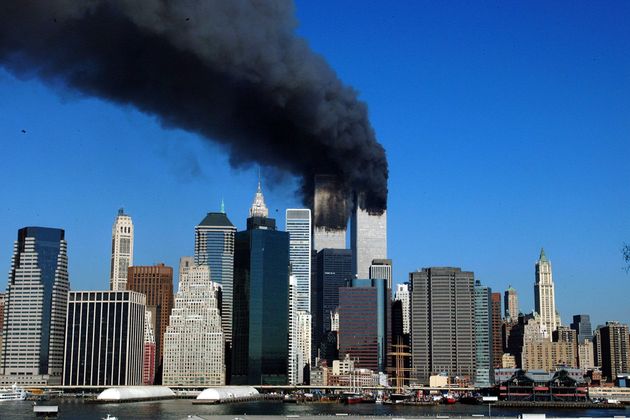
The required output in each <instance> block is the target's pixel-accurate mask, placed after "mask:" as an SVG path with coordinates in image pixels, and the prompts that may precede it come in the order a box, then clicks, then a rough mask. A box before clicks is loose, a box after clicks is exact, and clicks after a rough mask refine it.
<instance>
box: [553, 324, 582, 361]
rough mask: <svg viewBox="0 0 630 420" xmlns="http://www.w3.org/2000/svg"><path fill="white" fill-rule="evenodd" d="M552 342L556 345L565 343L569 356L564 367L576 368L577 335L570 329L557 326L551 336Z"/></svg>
mask: <svg viewBox="0 0 630 420" xmlns="http://www.w3.org/2000/svg"><path fill="white" fill-rule="evenodd" d="M552 339H553V341H555V342H557V343H566V344H567V346H568V347H569V350H568V351H569V355H568V358H567V360H566V365H567V366H570V367H574V368H575V367H578V340H577V333H576V331H575V330H573V329H571V328H570V327H567V326H564V325H559V326H558V328H556V330H555V331H554V332H553V334H552Z"/></svg>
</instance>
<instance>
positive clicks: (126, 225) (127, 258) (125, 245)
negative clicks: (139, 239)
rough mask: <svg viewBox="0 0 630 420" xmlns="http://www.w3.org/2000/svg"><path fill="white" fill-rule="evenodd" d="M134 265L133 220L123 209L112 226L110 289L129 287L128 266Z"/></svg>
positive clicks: (119, 211)
mask: <svg viewBox="0 0 630 420" xmlns="http://www.w3.org/2000/svg"><path fill="white" fill-rule="evenodd" d="M131 265H133V222H132V220H131V217H130V216H129V215H127V214H125V211H124V210H123V209H119V210H118V216H116V220H115V221H114V226H113V227H112V259H111V267H110V280H109V284H110V289H111V290H125V289H126V288H127V268H128V267H129V266H131Z"/></svg>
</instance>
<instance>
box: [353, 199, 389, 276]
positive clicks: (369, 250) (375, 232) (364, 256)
mask: <svg viewBox="0 0 630 420" xmlns="http://www.w3.org/2000/svg"><path fill="white" fill-rule="evenodd" d="M357 201H359V205H357V206H356V208H355V210H354V211H353V213H352V226H351V230H350V240H351V245H352V246H351V248H352V269H353V271H354V273H355V274H356V276H357V277H358V278H360V279H367V278H370V272H369V271H370V265H371V264H372V261H374V260H376V259H385V258H387V211H383V213H382V214H370V213H369V212H368V211H366V210H364V209H362V208H361V207H360V202H361V199H360V198H358V199H357Z"/></svg>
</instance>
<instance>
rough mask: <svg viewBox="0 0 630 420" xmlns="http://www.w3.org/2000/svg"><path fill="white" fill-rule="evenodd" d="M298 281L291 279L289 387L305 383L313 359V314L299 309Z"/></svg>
mask: <svg viewBox="0 0 630 420" xmlns="http://www.w3.org/2000/svg"><path fill="white" fill-rule="evenodd" d="M297 295H298V293H297V279H296V278H295V276H293V275H292V276H290V277H289V385H298V384H304V383H305V379H306V378H305V376H304V371H305V368H306V366H307V365H310V359H311V314H310V313H309V312H307V311H301V310H299V309H298V306H299V304H298V298H297Z"/></svg>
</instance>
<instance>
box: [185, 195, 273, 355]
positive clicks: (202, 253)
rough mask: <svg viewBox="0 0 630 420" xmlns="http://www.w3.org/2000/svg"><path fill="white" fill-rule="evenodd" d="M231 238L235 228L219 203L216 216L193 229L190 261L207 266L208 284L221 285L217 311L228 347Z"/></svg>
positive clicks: (232, 241)
mask: <svg viewBox="0 0 630 420" xmlns="http://www.w3.org/2000/svg"><path fill="white" fill-rule="evenodd" d="M261 194H262V193H261ZM263 205H264V202H263ZM235 235H236V227H235V226H234V225H233V224H232V222H231V221H230V219H228V217H227V214H225V209H224V208H223V203H221V211H220V212H218V213H208V214H207V215H206V217H204V219H203V220H202V221H201V222H199V224H198V225H197V226H195V256H194V261H195V264H197V265H207V266H209V267H210V273H211V275H212V281H213V282H214V283H218V284H220V285H221V308H219V309H220V311H221V323H222V324H221V325H222V326H223V333H224V334H225V340H226V342H228V343H230V342H231V341H232V307H233V295H234V285H233V282H234V237H235ZM228 347H229V344H228Z"/></svg>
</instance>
